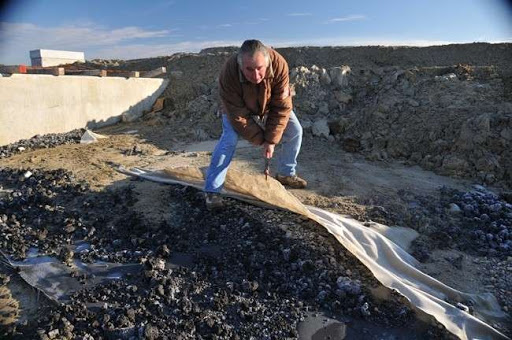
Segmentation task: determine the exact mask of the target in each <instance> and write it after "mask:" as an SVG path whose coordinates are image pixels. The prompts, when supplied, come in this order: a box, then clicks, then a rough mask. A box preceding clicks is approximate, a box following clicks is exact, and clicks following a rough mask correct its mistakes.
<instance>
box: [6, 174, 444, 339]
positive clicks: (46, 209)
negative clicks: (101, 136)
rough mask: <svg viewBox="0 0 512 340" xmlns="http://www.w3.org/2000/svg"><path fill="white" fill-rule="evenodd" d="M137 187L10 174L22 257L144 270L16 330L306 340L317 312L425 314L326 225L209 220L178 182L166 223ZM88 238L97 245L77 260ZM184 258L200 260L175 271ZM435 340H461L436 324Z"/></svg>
mask: <svg viewBox="0 0 512 340" xmlns="http://www.w3.org/2000/svg"><path fill="white" fill-rule="evenodd" d="M29 173H30V175H28V174H29ZM136 184H137V183H135V184H129V185H128V186H124V187H120V188H117V189H115V190H114V189H113V190H107V191H105V192H101V193H98V192H90V191H88V189H87V185H86V184H84V183H81V182H79V181H77V180H76V179H74V178H73V176H72V175H71V174H70V173H68V172H65V171H62V170H55V171H43V170H35V169H19V170H13V169H3V170H2V171H1V173H0V185H2V187H3V188H5V189H8V190H9V193H8V196H7V197H5V198H4V199H2V201H1V205H0V216H1V229H2V233H1V237H2V238H1V240H0V241H1V244H2V249H3V251H4V252H6V253H7V254H9V255H11V256H13V258H16V259H23V258H24V257H25V256H26V252H27V250H28V249H30V248H31V247H37V249H38V250H39V251H40V253H41V254H47V255H52V256H56V257H58V258H59V259H60V260H61V261H63V262H64V263H68V264H69V265H71V263H72V262H73V261H72V260H73V259H80V260H82V261H85V262H95V261H98V260H100V261H107V262H116V263H119V262H122V263H125V262H131V263H133V262H137V263H141V264H142V267H141V270H140V271H139V272H138V273H137V274H132V275H127V276H126V277H124V278H122V279H119V280H115V281H112V282H110V283H107V284H102V285H99V286H96V287H93V288H84V289H83V290H80V291H77V292H76V293H74V294H73V295H72V297H71V302H70V303H68V304H65V305H63V306H62V307H59V308H55V307H54V308H52V309H51V310H49V311H48V313H47V314H46V315H47V316H46V317H44V318H42V319H41V320H39V321H38V324H37V325H32V324H31V325H27V326H26V327H23V326H18V328H17V329H16V330H15V331H16V332H18V333H19V334H23V335H24V336H29V337H35V334H34V333H30V332H36V333H38V334H39V335H38V336H39V337H40V338H42V339H47V338H53V337H55V336H56V335H59V336H67V337H68V338H70V337H72V338H74V337H77V336H81V337H83V338H98V337H107V338H111V337H115V338H117V337H121V338H129V337H130V336H132V335H134V334H143V335H144V336H146V337H150V338H151V337H153V338H156V337H158V336H164V335H165V336H167V337H170V338H173V337H181V338H183V339H192V338H197V337H199V336H202V337H205V336H208V335H209V334H216V335H217V336H218V338H221V339H224V338H225V339H228V338H229V339H231V338H247V337H249V336H251V335H254V334H260V335H263V336H266V337H269V338H287V337H289V338H296V337H297V324H298V323H299V322H301V321H302V320H304V318H305V316H306V315H307V313H308V312H315V311H316V312H320V311H321V312H323V313H329V314H331V315H334V316H336V317H338V318H346V320H347V322H349V320H352V319H357V318H362V319H364V320H368V321H371V322H374V323H377V324H380V325H382V326H383V327H393V326H400V327H408V322H410V321H411V320H412V319H413V318H414V313H413V312H412V310H411V309H410V308H409V307H407V305H406V304H405V303H404V301H402V298H401V297H400V296H397V295H394V296H393V297H392V298H391V299H389V300H386V301H380V300H375V299H374V298H373V297H372V295H371V293H370V291H369V288H370V287H375V286H377V285H378V283H377V281H376V280H375V279H374V278H373V276H372V275H371V273H370V272H369V271H368V270H367V269H366V268H365V267H363V266H362V265H361V264H360V263H359V262H358V261H357V260H356V259H355V258H354V257H353V256H352V255H351V254H350V253H349V252H348V251H346V250H345V249H343V248H342V247H341V245H339V243H338V242H337V241H336V240H335V239H334V238H333V237H332V236H330V235H329V234H328V233H327V231H325V230H323V229H320V228H318V226H317V225H316V224H315V223H314V222H311V221H307V220H304V218H302V217H300V216H296V215H294V214H292V213H288V212H283V211H277V210H268V209H263V208H258V207H254V206H251V205H247V204H244V203H240V202H237V201H234V200H228V206H227V208H226V209H225V210H224V211H223V213H222V214H218V213H215V212H209V211H208V210H206V208H205V207H204V201H203V196H202V194H201V193H200V192H198V191H197V190H195V189H191V188H188V187H181V186H169V196H168V197H167V198H166V199H167V200H168V205H169V206H170V207H171V209H170V216H169V217H168V218H167V219H166V220H165V221H164V220H162V221H161V223H155V222H156V221H155V220H153V219H150V218H146V216H144V212H140V211H135V210H134V203H135V202H136V201H137V195H136V193H135V192H136V188H134V187H133V186H136ZM106 207H108V209H106ZM269 240H270V241H269ZM84 241H86V242H88V243H89V244H90V247H88V248H84V249H82V250H80V251H76V252H74V251H73V249H75V248H74V247H73V246H74V245H76V244H77V243H78V242H84ZM176 256H178V257H180V256H181V257H185V258H188V261H185V262H186V263H182V264H181V265H172V263H173V261H174V259H175V257H176ZM11 331H13V332H14V330H13V329H11ZM24 332H25V333H24ZM426 332H427V333H425V335H426V336H427V334H430V335H431V336H433V337H439V336H440V337H441V338H443V337H444V338H449V335H448V334H447V333H445V332H444V331H442V330H440V329H439V328H437V327H436V326H431V327H430V328H429V329H428V330H427V331H426Z"/></svg>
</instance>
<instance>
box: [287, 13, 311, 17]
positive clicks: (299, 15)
mask: <svg viewBox="0 0 512 340" xmlns="http://www.w3.org/2000/svg"><path fill="white" fill-rule="evenodd" d="M286 15H287V16H289V17H306V16H310V15H312V14H311V13H288V14H286Z"/></svg>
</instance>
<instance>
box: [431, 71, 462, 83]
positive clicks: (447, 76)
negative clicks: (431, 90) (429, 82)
mask: <svg viewBox="0 0 512 340" xmlns="http://www.w3.org/2000/svg"><path fill="white" fill-rule="evenodd" d="M434 79H435V80H439V81H454V80H458V78H457V75H456V74H455V73H448V74H445V75H443V76H435V77H434Z"/></svg>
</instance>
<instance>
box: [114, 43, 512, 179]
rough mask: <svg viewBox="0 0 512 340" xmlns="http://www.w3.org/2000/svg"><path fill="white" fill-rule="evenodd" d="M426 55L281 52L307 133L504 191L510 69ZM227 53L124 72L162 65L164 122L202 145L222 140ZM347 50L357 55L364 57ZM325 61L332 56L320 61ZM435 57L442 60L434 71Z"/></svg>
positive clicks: (510, 132) (511, 127)
mask: <svg viewBox="0 0 512 340" xmlns="http://www.w3.org/2000/svg"><path fill="white" fill-rule="evenodd" d="M456 47H457V46H454V47H453V49H454V50H456ZM465 48H467V49H469V50H470V49H471V48H473V49H475V51H477V50H478V53H482V51H481V49H482V48H484V47H482V46H480V45H479V44H474V46H473V45H468V46H466V45H464V46H461V51H462V50H464V49H465ZM493 48H494V46H493ZM496 48H502V49H503V50H504V51H505V50H506V49H507V48H509V47H508V46H497V47H496ZM431 49H432V50H433V53H434V52H435V53H439V55H437V54H433V55H432V56H431V58H432V60H431V61H427V60H422V62H421V63H419V64H418V65H421V66H409V65H414V64H415V63H414V62H413V60H411V59H410V58H411V56H412V55H413V54H416V53H418V51H417V49H412V48H411V49H407V48H405V49H396V50H394V49H391V50H390V49H378V48H374V50H375V51H373V50H372V48H366V50H365V48H361V49H357V48H354V49H346V50H344V49H336V48H311V49H308V48H305V49H301V48H297V49H283V51H282V52H283V53H284V55H285V56H286V57H287V58H288V59H289V63H290V82H291V84H292V85H294V87H295V91H296V93H297V95H296V96H295V98H294V106H295V111H296V113H297V115H298V117H299V120H301V123H302V124H303V126H304V128H305V129H306V131H307V132H309V133H310V136H313V137H319V138H327V139H329V140H330V141H331V142H333V143H336V144H339V145H341V146H342V147H343V148H344V149H345V150H347V151H349V152H360V153H362V154H364V155H365V156H367V157H368V158H369V159H371V160H384V161H385V160H388V159H389V160H391V159H399V160H401V161H403V162H406V163H408V164H417V165H420V166H422V167H423V168H425V169H428V170H433V171H436V172H438V173H440V174H444V175H449V176H455V177H464V178H472V179H474V180H476V181H478V183H480V184H486V185H504V186H506V187H511V186H512V174H511V173H510V169H512V151H511V150H512V147H511V144H512V102H511V101H510V99H511V98H512V96H511V92H510V79H511V78H510V73H511V70H510V68H509V67H508V66H507V64H506V63H504V62H503V58H502V55H501V54H500V53H501V52H499V53H498V52H496V53H497V54H496V55H495V56H494V57H495V58H496V60H494V62H495V63H496V64H493V63H492V62H493V60H490V61H489V63H487V64H485V63H484V62H483V61H482V60H480V61H479V62H478V63H475V64H471V63H470V62H469V61H468V59H467V58H466V55H465V54H464V55H460V56H457V54H456V53H455V54H453V56H452V57H450V58H451V59H450V58H448V57H447V54H443V53H441V51H434V50H436V49H435V48H431ZM439 49H440V50H442V48H439ZM363 50H365V51H363ZM372 51H373V52H372ZM363 52H364V53H363ZM377 52H378V53H377ZM381 52H382V53H384V54H386V53H388V54H389V56H387V57H386V56H385V55H384V54H383V55H379V53H381ZM459 52H460V51H459ZM232 53H233V49H229V48H225V49H222V48H221V49H211V50H206V51H204V52H203V53H199V54H177V55H173V56H171V57H168V58H167V59H166V58H153V59H147V60H142V59H141V60H134V61H129V62H126V63H125V64H124V65H123V66H122V67H125V68H137V67H138V68H139V69H140V68H141V67H146V66H147V67H149V66H151V67H157V66H166V67H167V69H168V70H169V75H168V76H169V78H170V79H171V85H170V86H169V87H168V88H167V90H166V91H165V93H164V95H163V96H164V97H166V104H165V109H164V110H163V111H162V112H161V115H162V117H163V119H162V121H161V123H162V124H171V125H173V126H174V127H175V128H176V129H175V131H176V134H177V135H178V138H179V139H182V138H193V139H195V140H205V139H208V138H218V137H219V136H220V133H221V124H220V120H219V119H216V118H217V111H218V89H217V79H218V73H219V71H220V69H221V67H222V65H223V63H224V61H225V60H226V59H227V58H228V57H229V56H230V55H231V54H232ZM337 53H338V54H340V55H339V56H338V55H337ZM350 53H355V54H356V55H359V54H361V53H362V54H361V55H362V57H363V59H361V60H357V58H355V57H350ZM372 53H374V54H372ZM331 54H333V58H327V57H326V56H328V55H331ZM402 54H403V55H402ZM408 54H411V55H409V56H408V57H405V56H406V55H408ZM386 55H387V54H386ZM391 55H392V56H393V58H391ZM313 56H314V57H313ZM340 56H344V57H345V59H340V58H341V57H340ZM371 56H373V58H374V59H375V60H373V59H372V60H370V59H371V58H370V57H371ZM479 56H480V57H479V58H480V59H482V58H483V57H482V56H481V55H480V54H479ZM379 58H382V59H383V60H382V61H379V60H380V59H379ZM390 58H391V59H390ZM436 58H439V60H440V61H442V62H443V63H442V64H432V63H433V62H435V60H436ZM500 58H501V59H500ZM377 59H379V60H377ZM474 59H475V61H476V59H477V56H476V55H474ZM312 60H317V63H316V65H313V64H310V62H311V61H312ZM449 60H453V61H452V63H448V62H449ZM457 60H460V61H459V62H457ZM335 61H337V62H338V64H337V65H336V62H335ZM463 61H464V62H463ZM447 63H448V64H447ZM324 64H325V65H324ZM333 64H334V65H333ZM381 65H382V66H381ZM436 65H447V66H436ZM493 65H494V66H493ZM191 131H192V133H191Z"/></svg>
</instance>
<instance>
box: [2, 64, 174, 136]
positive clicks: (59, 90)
mask: <svg viewBox="0 0 512 340" xmlns="http://www.w3.org/2000/svg"><path fill="white" fill-rule="evenodd" d="M167 83H168V80H166V79H160V78H121V77H90V76H58V77H56V76H52V75H36V74H13V75H12V76H10V77H0V145H6V144H9V143H12V142H15V141H18V140H20V139H27V138H30V137H33V136H34V135H37V134H41V135H42V134H47V133H63V132H68V131H70V130H73V129H77V128H84V127H88V128H91V129H92V128H97V127H100V126H105V125H109V124H114V123H117V122H118V121H120V120H121V119H124V120H126V121H131V120H134V119H137V118H139V117H141V116H142V114H143V112H144V111H149V110H150V109H151V106H152V105H153V103H154V102H155V100H156V98H157V97H158V96H159V95H160V94H161V93H162V92H163V91H164V90H165V88H166V86H167Z"/></svg>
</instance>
